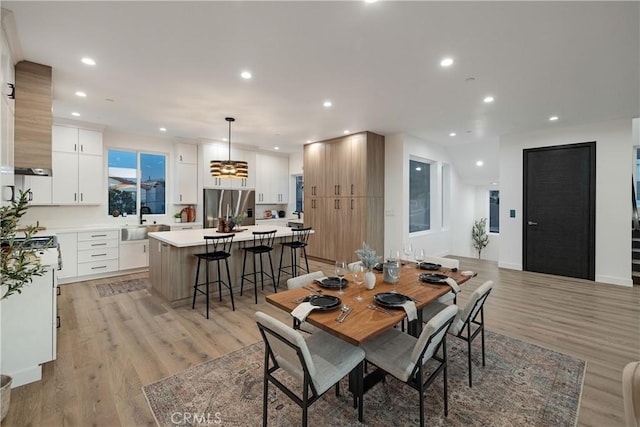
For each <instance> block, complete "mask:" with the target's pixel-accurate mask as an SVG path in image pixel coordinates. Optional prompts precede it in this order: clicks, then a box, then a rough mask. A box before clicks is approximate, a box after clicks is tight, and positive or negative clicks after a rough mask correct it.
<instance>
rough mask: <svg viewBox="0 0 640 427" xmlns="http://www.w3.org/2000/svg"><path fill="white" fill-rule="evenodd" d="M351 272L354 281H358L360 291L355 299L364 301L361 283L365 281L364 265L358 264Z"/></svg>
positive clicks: (357, 285)
mask: <svg viewBox="0 0 640 427" xmlns="http://www.w3.org/2000/svg"><path fill="white" fill-rule="evenodd" d="M351 272H352V273H353V281H354V282H355V283H356V287H357V289H358V293H357V294H356V296H355V298H354V300H356V301H358V302H362V301H363V300H364V298H362V291H361V290H360V285H362V284H363V283H364V266H363V265H362V264H356V265H354V266H353V268H352V269H351Z"/></svg>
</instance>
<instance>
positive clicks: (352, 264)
mask: <svg viewBox="0 0 640 427" xmlns="http://www.w3.org/2000/svg"><path fill="white" fill-rule="evenodd" d="M359 266H363V267H364V264H362V261H355V262H350V263H349V264H347V269H348V270H349V271H353V270H354V268H356V267H359Z"/></svg>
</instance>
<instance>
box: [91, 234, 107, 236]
mask: <svg viewBox="0 0 640 427" xmlns="http://www.w3.org/2000/svg"><path fill="white" fill-rule="evenodd" d="M91 237H107V235H106V234H92V235H91Z"/></svg>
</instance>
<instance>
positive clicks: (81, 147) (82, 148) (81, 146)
mask: <svg viewBox="0 0 640 427" xmlns="http://www.w3.org/2000/svg"><path fill="white" fill-rule="evenodd" d="M80 151H82V152H84V144H80Z"/></svg>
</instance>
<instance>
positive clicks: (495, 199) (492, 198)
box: [489, 190, 500, 233]
mask: <svg viewBox="0 0 640 427" xmlns="http://www.w3.org/2000/svg"><path fill="white" fill-rule="evenodd" d="M499 232H500V191H498V190H490V191H489V233H499Z"/></svg>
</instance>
